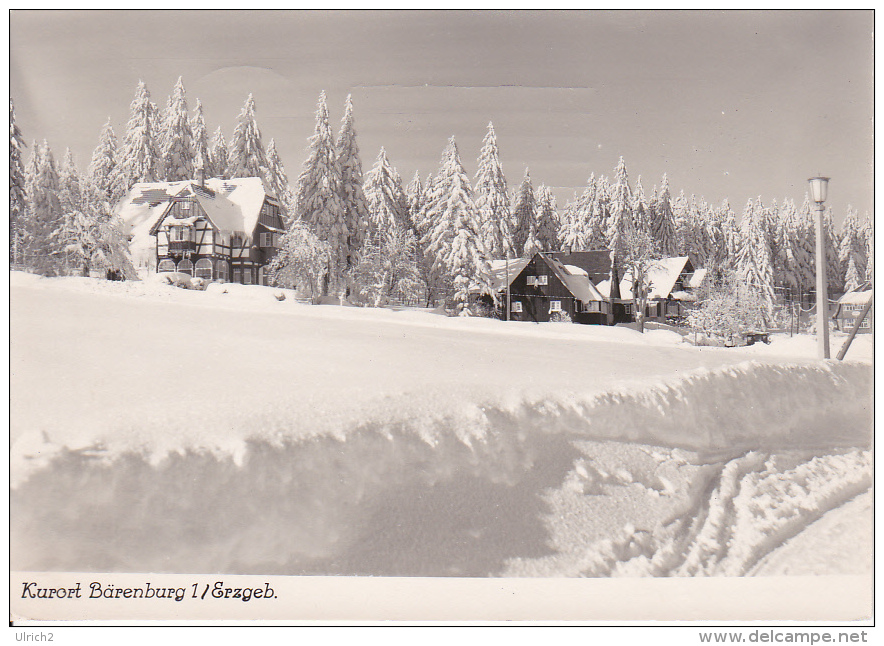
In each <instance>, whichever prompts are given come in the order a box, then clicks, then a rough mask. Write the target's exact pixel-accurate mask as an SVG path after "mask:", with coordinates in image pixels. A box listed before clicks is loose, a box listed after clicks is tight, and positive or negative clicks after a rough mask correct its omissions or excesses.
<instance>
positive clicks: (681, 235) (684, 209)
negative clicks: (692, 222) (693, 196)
mask: <svg viewBox="0 0 884 646" xmlns="http://www.w3.org/2000/svg"><path fill="white" fill-rule="evenodd" d="M690 208H691V205H690V202H689V201H688V198H687V196H685V194H684V189H682V190H681V191H679V192H678V195H677V196H676V198H675V199H674V200H672V222H673V224H674V225H675V248H676V253H675V255H676V256H680V255H682V254H683V253H684V251H685V228H686V222H687V220H688V217H690V216H689V213H688V211H689V210H690Z"/></svg>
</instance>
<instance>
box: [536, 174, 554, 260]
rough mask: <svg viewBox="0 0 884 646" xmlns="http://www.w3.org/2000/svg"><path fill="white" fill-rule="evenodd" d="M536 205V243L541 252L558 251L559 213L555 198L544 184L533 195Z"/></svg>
mask: <svg viewBox="0 0 884 646" xmlns="http://www.w3.org/2000/svg"><path fill="white" fill-rule="evenodd" d="M535 201H536V203H537V243H538V245H539V246H540V250H541V251H556V250H557V249H558V230H559V213H558V209H557V208H556V198H555V196H554V195H553V194H552V191H550V190H549V187H548V186H546V185H545V184H541V185H540V187H539V188H538V189H537V195H535Z"/></svg>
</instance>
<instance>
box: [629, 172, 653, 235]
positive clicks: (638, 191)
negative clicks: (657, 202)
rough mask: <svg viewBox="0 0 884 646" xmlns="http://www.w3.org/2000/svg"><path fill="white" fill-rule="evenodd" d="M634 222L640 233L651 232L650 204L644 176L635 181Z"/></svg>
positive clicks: (633, 199)
mask: <svg viewBox="0 0 884 646" xmlns="http://www.w3.org/2000/svg"><path fill="white" fill-rule="evenodd" d="M632 220H633V222H634V224H635V226H636V228H638V229H639V230H640V231H650V229H651V224H650V214H649V213H648V202H647V200H646V199H645V188H644V186H642V176H641V175H639V176H638V179H637V180H636V181H635V191H633V194H632Z"/></svg>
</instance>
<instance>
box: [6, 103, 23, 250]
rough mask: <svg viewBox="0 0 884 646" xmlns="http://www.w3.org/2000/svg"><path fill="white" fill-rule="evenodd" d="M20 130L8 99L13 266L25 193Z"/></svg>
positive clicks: (20, 230) (20, 246) (18, 241)
mask: <svg viewBox="0 0 884 646" xmlns="http://www.w3.org/2000/svg"><path fill="white" fill-rule="evenodd" d="M25 146H26V144H25V142H24V139H22V134H21V130H19V127H18V125H17V124H16V123H15V106H14V105H13V102H12V99H9V262H10V263H11V264H12V266H13V267H15V266H17V265H18V264H19V263H20V262H21V259H22V244H23V240H24V227H25V222H24V220H25V217H26V213H27V195H26V193H25V166H24V161H23V160H22V153H23V152H24V149H25Z"/></svg>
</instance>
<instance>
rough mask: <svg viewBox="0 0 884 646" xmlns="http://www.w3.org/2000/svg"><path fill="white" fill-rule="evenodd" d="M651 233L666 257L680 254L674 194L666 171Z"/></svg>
mask: <svg viewBox="0 0 884 646" xmlns="http://www.w3.org/2000/svg"><path fill="white" fill-rule="evenodd" d="M651 235H652V236H653V237H654V239H655V240H656V241H657V244H658V245H659V247H658V248H659V250H660V254H661V255H662V256H663V257H664V258H672V257H675V256H677V255H678V234H677V232H676V229H675V215H674V213H673V209H672V196H671V194H670V190H669V178H668V177H667V176H666V174H665V173H664V174H663V181H662V183H661V184H660V197H659V200H658V202H657V208H656V209H654V221H653V222H652V224H651Z"/></svg>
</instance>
